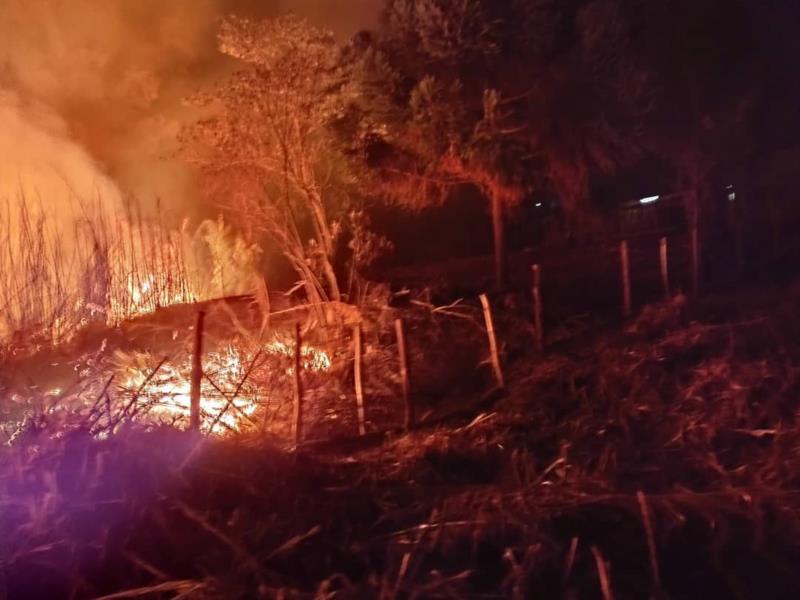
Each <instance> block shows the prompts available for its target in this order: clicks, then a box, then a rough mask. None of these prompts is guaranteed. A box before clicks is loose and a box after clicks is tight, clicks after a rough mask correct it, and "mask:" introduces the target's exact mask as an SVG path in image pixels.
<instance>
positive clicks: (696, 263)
mask: <svg viewBox="0 0 800 600" xmlns="http://www.w3.org/2000/svg"><path fill="white" fill-rule="evenodd" d="M690 235H691V252H692V291H693V292H694V294H695V295H697V294H699V293H700V231H699V229H698V227H697V225H696V224H695V225H693V226H692V230H691V231H690Z"/></svg>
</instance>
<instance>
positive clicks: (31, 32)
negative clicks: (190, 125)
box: [0, 0, 379, 216]
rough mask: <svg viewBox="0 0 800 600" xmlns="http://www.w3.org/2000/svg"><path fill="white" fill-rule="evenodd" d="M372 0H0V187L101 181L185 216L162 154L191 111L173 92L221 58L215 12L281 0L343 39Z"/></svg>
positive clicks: (189, 187) (368, 13) (256, 13)
mask: <svg viewBox="0 0 800 600" xmlns="http://www.w3.org/2000/svg"><path fill="white" fill-rule="evenodd" d="M378 1H379V0H348V2H347V3H346V5H347V9H346V10H343V9H342V2H339V1H337V0H272V1H271V2H270V1H269V0H169V1H167V2H165V1H164V0H3V1H2V2H0V39H1V40H2V43H0V93H1V94H2V95H0V137H2V141H0V195H5V196H8V194H9V193H11V191H13V190H15V189H16V188H18V184H19V182H20V181H24V182H25V185H26V187H27V188H28V189H32V188H35V189H37V190H38V192H39V193H38V195H39V196H40V197H41V198H42V201H43V202H45V203H48V204H55V203H58V202H59V200H58V198H60V197H61V196H63V194H61V195H59V194H58V193H56V192H57V189H58V186H59V184H61V186H62V187H63V185H64V183H65V182H67V183H68V184H69V186H71V188H72V191H73V192H75V193H77V194H81V195H89V194H91V193H93V192H96V190H95V187H96V182H101V181H102V182H105V183H104V184H103V186H102V187H103V188H104V190H103V191H104V193H107V194H109V196H110V197H109V198H108V201H109V202H112V203H113V202H116V196H117V195H120V194H121V195H124V196H125V197H129V196H130V197H136V198H138V200H139V201H140V202H141V203H142V204H143V205H144V206H145V207H147V206H154V203H155V199H156V198H159V199H160V204H161V205H163V206H164V207H166V208H167V209H168V210H169V209H172V212H174V213H175V214H176V216H178V215H180V216H184V215H186V214H187V212H188V213H190V214H191V212H192V211H190V210H189V209H193V210H194V209H195V208H196V201H195V194H194V190H193V180H192V176H191V172H190V171H188V169H187V168H186V167H185V166H183V165H182V164H181V163H180V162H179V161H177V160H175V159H174V158H172V156H173V155H174V152H175V149H176V148H175V137H176V133H177V131H178V130H179V128H180V127H181V125H182V124H183V123H184V122H185V121H186V120H187V119H191V118H192V116H193V115H191V114H189V113H187V111H188V109H187V108H186V105H185V103H183V102H182V99H183V98H185V97H186V96H187V95H189V94H190V93H192V92H193V91H194V90H196V89H198V88H202V87H203V86H205V85H208V84H209V83H211V82H212V81H213V80H214V78H215V77H217V76H219V75H220V74H222V73H224V72H225V70H226V69H227V68H229V66H230V65H228V64H227V63H226V62H225V59H224V58H223V57H222V56H220V55H219V53H218V52H217V51H216V44H215V34H216V28H217V23H218V21H219V18H220V17H221V16H223V15H225V14H228V13H232V12H235V13H239V14H244V15H248V16H253V17H263V16H270V15H273V14H277V13H280V12H285V11H288V10H291V11H294V12H296V13H298V14H301V15H303V16H306V17H308V18H309V19H310V20H312V21H313V22H315V23H317V24H321V25H325V26H328V27H330V28H332V29H334V30H335V31H337V33H338V34H339V35H340V36H342V37H344V36H348V35H350V34H352V33H353V32H354V31H355V30H357V29H358V28H361V27H365V26H369V25H370V24H371V23H372V22H373V21H374V20H375V18H376V14H377V7H378ZM78 156H80V157H81V159H80V160H78V159H77V158H76V157H78ZM53 166H55V167H57V168H55V169H53V168H51V167H53ZM108 180H111V181H113V182H114V183H115V184H116V186H117V187H118V188H119V192H117V191H115V190H113V186H111V188H112V189H109V186H108V185H106V183H107V182H108ZM201 214H202V213H201Z"/></svg>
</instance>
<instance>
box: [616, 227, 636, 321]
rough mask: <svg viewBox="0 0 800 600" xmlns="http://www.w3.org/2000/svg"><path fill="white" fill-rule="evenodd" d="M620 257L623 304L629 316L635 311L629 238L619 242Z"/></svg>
mask: <svg viewBox="0 0 800 600" xmlns="http://www.w3.org/2000/svg"><path fill="white" fill-rule="evenodd" d="M619 257H620V266H621V268H622V306H623V313H624V315H625V317H626V318H627V317H630V316H631V314H632V313H633V305H632V303H631V265H630V258H629V256H628V241H627V240H622V241H621V242H620V243H619Z"/></svg>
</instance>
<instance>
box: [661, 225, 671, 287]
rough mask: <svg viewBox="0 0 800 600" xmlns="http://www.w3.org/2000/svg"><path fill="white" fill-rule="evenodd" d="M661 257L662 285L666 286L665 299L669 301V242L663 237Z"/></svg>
mask: <svg viewBox="0 0 800 600" xmlns="http://www.w3.org/2000/svg"><path fill="white" fill-rule="evenodd" d="M659 246H660V255H661V283H662V285H663V286H664V299H665V300H667V301H669V298H670V296H671V294H670V286H669V241H668V240H667V238H666V237H662V238H661V241H660V242H659Z"/></svg>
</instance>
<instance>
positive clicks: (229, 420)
mask: <svg viewBox="0 0 800 600" xmlns="http://www.w3.org/2000/svg"><path fill="white" fill-rule="evenodd" d="M301 354H302V364H303V369H305V370H309V371H314V372H324V371H328V370H329V369H330V368H331V364H332V363H331V358H330V356H329V355H328V353H327V352H325V351H324V350H321V349H319V348H314V347H311V346H305V347H303V349H302V351H301ZM270 356H273V357H284V358H285V357H290V356H294V345H293V344H292V343H286V342H283V341H280V340H274V341H272V342H269V343H267V344H264V345H262V346H261V352H256V353H246V352H243V351H241V350H240V349H238V348H237V347H236V346H234V345H229V346H227V347H226V348H224V349H223V350H221V351H219V352H209V353H206V354H205V356H204V357H203V370H204V373H205V380H204V382H203V385H202V388H201V399H200V419H201V430H202V431H203V432H205V433H207V434H210V435H214V436H224V435H228V434H231V433H235V432H241V431H244V430H246V429H248V428H249V427H251V426H254V425H255V424H256V421H255V414H256V412H257V411H258V409H259V408H260V407H262V406H263V404H264V403H263V402H262V394H261V392H262V391H263V390H260V389H259V386H258V385H257V384H256V383H253V382H252V381H248V376H249V375H250V373H249V371H250V369H252V368H253V367H254V366H257V363H259V358H261V360H262V361H267V360H268V359H269V357H270ZM190 372H191V365H190V360H188V359H187V360H185V361H184V362H183V363H182V364H181V365H180V366H175V365H174V364H171V363H166V362H165V363H164V364H162V365H161V367H160V368H158V369H157V370H156V371H155V373H153V370H152V369H151V370H145V369H141V368H135V369H129V370H128V374H127V377H126V378H125V380H124V381H123V388H125V389H127V390H129V391H130V392H131V393H134V394H136V393H138V397H137V400H136V407H135V408H134V409H133V410H132V413H133V414H134V417H133V418H134V419H136V420H139V421H144V422H148V423H152V424H169V425H176V426H179V427H186V426H187V425H188V423H189V420H190V412H191V408H190V407H191V384H190V377H189V374H190ZM286 372H287V373H291V372H292V368H291V367H287V368H286Z"/></svg>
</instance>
